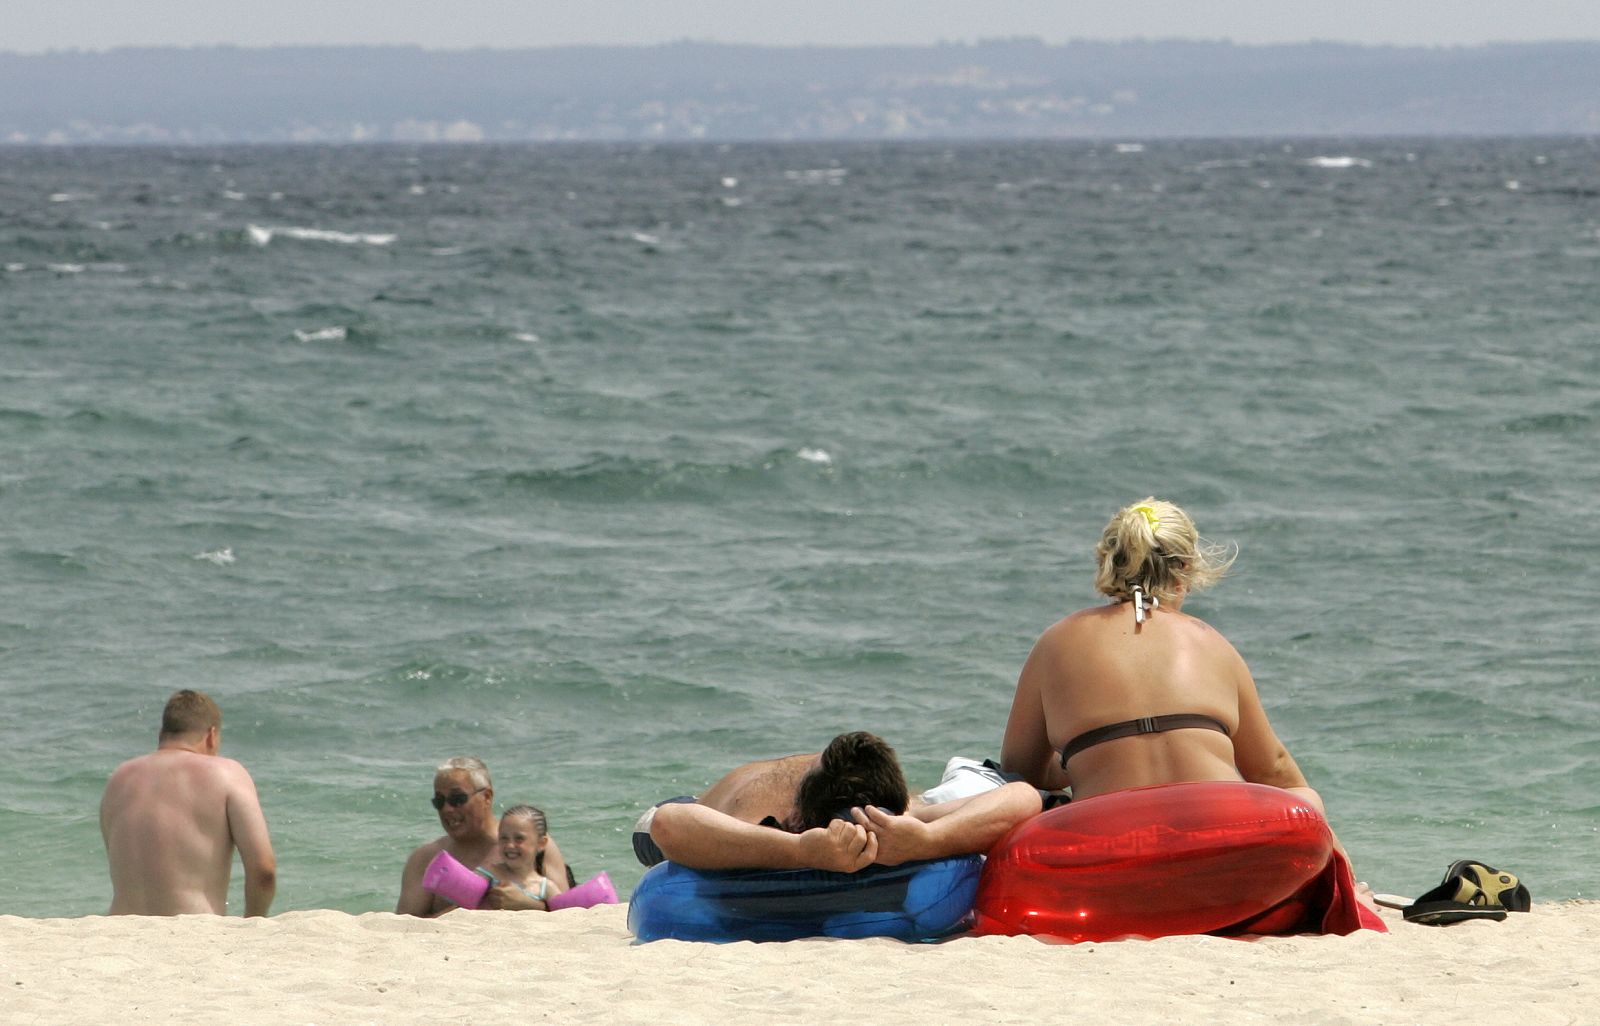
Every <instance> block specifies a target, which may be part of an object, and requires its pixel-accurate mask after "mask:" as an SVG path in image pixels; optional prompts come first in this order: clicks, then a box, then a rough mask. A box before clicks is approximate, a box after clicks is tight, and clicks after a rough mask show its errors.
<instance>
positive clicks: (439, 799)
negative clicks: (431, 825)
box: [429, 787, 485, 811]
mask: <svg viewBox="0 0 1600 1026" xmlns="http://www.w3.org/2000/svg"><path fill="white" fill-rule="evenodd" d="M484 790H485V789H484V788H481V787H480V788H478V790H476V791H474V792H472V794H463V793H462V792H460V791H454V792H452V793H451V794H450V797H448V798H446V797H445V796H444V795H442V794H436V795H434V796H433V797H432V798H430V799H429V801H431V802H433V807H434V809H435V811H437V810H439V809H442V808H444V807H445V806H446V805H448V806H450V807H451V808H452V809H459V808H461V806H463V805H465V804H467V803H468V802H470V801H472V795H473V794H481V793H482V792H483V791H484Z"/></svg>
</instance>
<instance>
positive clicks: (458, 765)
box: [433, 755, 494, 787]
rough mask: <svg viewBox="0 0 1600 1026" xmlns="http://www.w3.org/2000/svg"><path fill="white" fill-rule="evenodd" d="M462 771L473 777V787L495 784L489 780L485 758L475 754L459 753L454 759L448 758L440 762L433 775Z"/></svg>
mask: <svg viewBox="0 0 1600 1026" xmlns="http://www.w3.org/2000/svg"><path fill="white" fill-rule="evenodd" d="M461 772H465V773H466V774H467V775H468V776H470V777H471V778H472V786H473V787H493V786H494V784H493V783H491V782H490V781H489V767H488V766H486V765H484V763H483V760H482V759H480V758H478V757H477V756H475V755H458V756H456V757H455V758H453V759H446V760H445V761H443V762H441V763H440V764H439V766H438V768H437V769H435V770H434V771H433V775H434V776H438V775H439V774H441V773H461Z"/></svg>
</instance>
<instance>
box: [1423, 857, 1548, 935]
mask: <svg viewBox="0 0 1600 1026" xmlns="http://www.w3.org/2000/svg"><path fill="white" fill-rule="evenodd" d="M1532 904H1533V902H1532V899H1531V898H1530V897H1529V895H1528V888H1526V887H1524V886H1523V885H1522V884H1521V883H1520V882H1519V881H1518V880H1517V878H1516V877H1515V876H1513V875H1512V874H1510V873H1507V872H1503V871H1501V870H1498V869H1494V868H1492V867H1490V866H1486V865H1484V864H1483V863H1481V862H1473V861H1471V860H1470V859H1462V860H1461V861H1459V862H1452V863H1451V864H1450V868H1449V869H1446V870H1445V871H1444V880H1443V882H1441V883H1440V884H1439V886H1437V887H1435V888H1434V889H1433V890H1431V891H1428V892H1427V893H1426V894H1423V895H1421V896H1420V897H1418V898H1417V900H1416V901H1414V902H1412V903H1411V904H1410V906H1408V907H1407V908H1406V909H1404V910H1403V911H1402V912H1401V915H1403V916H1404V917H1405V919H1406V922H1408V923H1420V924H1421V925H1423V926H1449V925H1450V924H1451V923H1459V922H1463V921H1465V920H1468V919H1492V920H1494V921H1495V922H1501V921H1503V920H1504V919H1505V917H1506V913H1507V912H1526V911H1528V909H1529V908H1530V907H1531V906H1532Z"/></svg>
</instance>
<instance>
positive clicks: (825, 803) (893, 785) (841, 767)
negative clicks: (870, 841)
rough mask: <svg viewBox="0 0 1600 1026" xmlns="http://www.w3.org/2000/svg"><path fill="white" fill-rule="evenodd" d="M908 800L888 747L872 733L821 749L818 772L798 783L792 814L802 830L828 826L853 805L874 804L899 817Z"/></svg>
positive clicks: (838, 739)
mask: <svg viewBox="0 0 1600 1026" xmlns="http://www.w3.org/2000/svg"><path fill="white" fill-rule="evenodd" d="M909 801H910V794H909V788H907V787H906V775H905V774H904V773H903V772H901V770H900V760H899V759H898V758H897V757H896V756H895V754H894V749H893V748H890V747H889V743H888V742H887V741H885V740H884V739H883V738H881V737H879V736H878V735H876V734H868V733H867V732H866V731H856V732H854V733H851V734H840V735H839V736H838V737H836V738H834V739H833V740H832V741H830V742H828V747H826V748H824V749H823V750H822V759H821V761H820V763H819V764H818V766H817V768H816V769H814V770H812V771H811V772H810V773H808V774H806V775H805V777H804V778H803V779H802V780H801V781H800V787H799V789H798V792H797V793H796V795H795V811H796V812H797V813H798V815H799V819H800V823H799V825H800V829H801V830H810V829H811V828H812V827H821V826H827V825H828V823H829V822H830V821H831V820H833V819H834V818H835V817H836V816H837V815H838V814H839V813H841V812H844V811H845V810H847V809H849V808H851V807H852V806H857V805H861V806H866V805H876V806H878V807H880V808H883V809H886V810H888V811H889V812H892V813H895V814H899V813H902V812H904V811H906V805H907V803H908V802H909Z"/></svg>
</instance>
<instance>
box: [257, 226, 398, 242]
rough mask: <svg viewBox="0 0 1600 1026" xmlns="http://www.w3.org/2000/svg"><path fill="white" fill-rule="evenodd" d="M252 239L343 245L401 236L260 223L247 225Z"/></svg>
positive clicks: (258, 240) (392, 239)
mask: <svg viewBox="0 0 1600 1026" xmlns="http://www.w3.org/2000/svg"><path fill="white" fill-rule="evenodd" d="M245 231H246V232H247V233H248V234H249V236H250V241H251V242H253V243H255V244H256V245H258V246H265V245H267V244H268V243H270V242H271V241H272V240H273V239H274V238H276V237H278V236H280V235H281V236H283V237H284V238H286V239H299V240H301V241H303V242H332V243H336V244H338V245H341V246H387V245H389V244H390V243H392V242H394V240H395V239H397V238H399V236H397V235H395V234H394V233H393V232H336V231H333V230H332V229H330V228H297V227H294V226H292V225H291V226H286V227H281V228H268V227H263V226H262V225H258V224H251V225H246V226H245Z"/></svg>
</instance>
